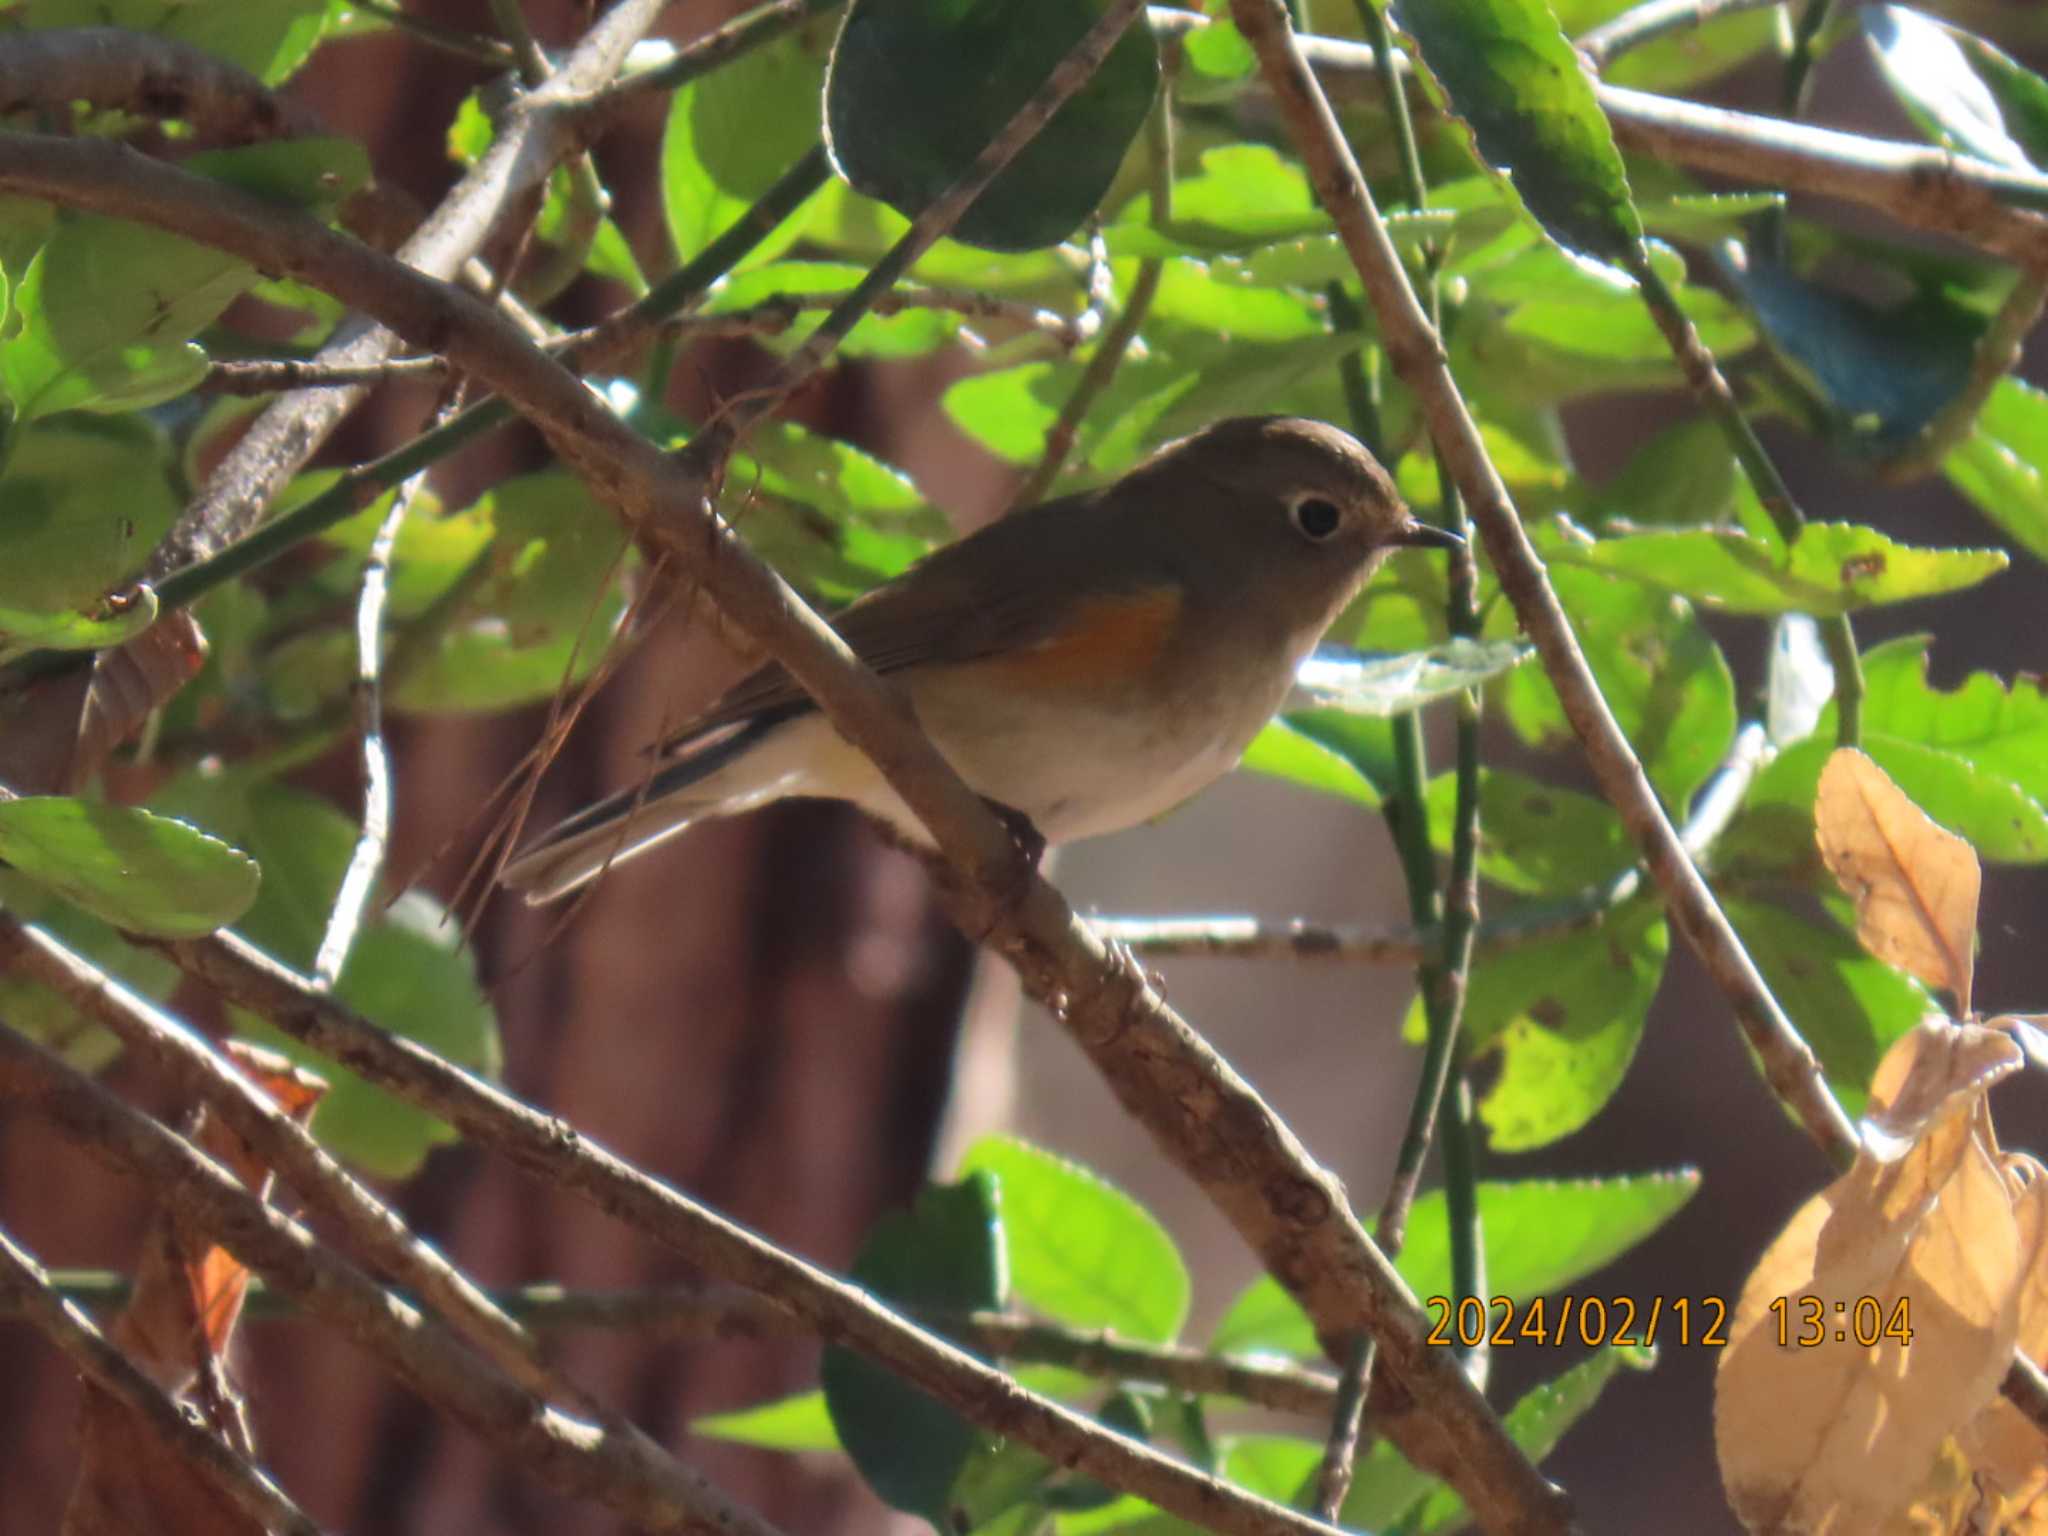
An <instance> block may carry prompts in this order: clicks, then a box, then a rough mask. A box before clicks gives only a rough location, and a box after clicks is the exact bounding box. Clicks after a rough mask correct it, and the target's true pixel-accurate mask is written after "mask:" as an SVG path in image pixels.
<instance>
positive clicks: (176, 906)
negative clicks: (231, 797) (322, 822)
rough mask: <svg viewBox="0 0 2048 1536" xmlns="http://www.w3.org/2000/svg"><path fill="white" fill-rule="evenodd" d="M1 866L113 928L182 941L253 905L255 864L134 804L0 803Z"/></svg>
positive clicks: (39, 799)
mask: <svg viewBox="0 0 2048 1536" xmlns="http://www.w3.org/2000/svg"><path fill="white" fill-rule="evenodd" d="M0 859H4V860H5V861H6V862H7V863H8V864H9V865H11V866H12V867H13V868H14V869H15V870H17V871H19V872H20V873H21V874H22V875H24V876H26V877H27V878H28V879H30V880H33V881H35V882H36V883H37V884H38V885H40V886H43V887H44V888H45V889H47V890H50V891H52V892H54V893H56V894H57V895H59V896H62V897H63V898H64V899H65V900H66V901H69V902H71V903H72V904H73V905H75V906H77V907H79V908H81V909H82V910H84V911H86V912H89V913H91V914H92V915H93V916H94V917H97V918H101V919H103V920H104V921H106V922H108V923H111V924H112V925H113V926H114V927H116V928H120V929H124V930H127V931H130V932H134V933H143V934H150V935H153V936H155V937H158V938H167V939H188V938H197V937H198V936H199V935H201V934H207V933H212V932H213V931H214V930H215V929H216V928H220V927H222V926H224V925H225V924H228V923H231V922H233V921H234V920H235V919H236V918H238V917H240V916H241V915H242V914H243V913H244V912H246V911H247V910H248V909H249V905H250V903H251V902H253V901H254V900H255V899H256V890H257V885H258V882H259V880H260V878H261V876H260V872H259V871H258V869H257V867H256V861H255V860H254V859H252V858H250V857H249V856H248V855H247V854H245V853H241V852H239V851H237V850H236V849H235V848H233V847H231V846H229V845H228V844H227V843H224V842H222V841H220V839H218V838H214V837H208V836H207V835H206V834H205V833H204V832H201V831H200V830H199V829H198V828H196V827H192V826H188V825H187V824H186V823H184V822H182V821H175V820H173V819H171V818H170V817H168V816H155V815H152V814H151V813H150V812H148V811H144V810H138V809H136V808H135V807H133V806H123V805H108V804H106V803H104V802H102V801H94V800H75V799H72V798H70V797H69V796H65V795H26V796H23V797H21V798H19V799H15V800H6V801H0Z"/></svg>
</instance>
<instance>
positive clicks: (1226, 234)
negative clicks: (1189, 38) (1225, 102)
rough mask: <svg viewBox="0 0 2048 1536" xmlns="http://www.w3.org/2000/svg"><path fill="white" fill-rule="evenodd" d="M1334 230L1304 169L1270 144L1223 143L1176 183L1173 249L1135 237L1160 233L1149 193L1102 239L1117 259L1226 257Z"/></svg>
mask: <svg viewBox="0 0 2048 1536" xmlns="http://www.w3.org/2000/svg"><path fill="white" fill-rule="evenodd" d="M1208 30H1209V31H1212V32H1213V31H1214V30H1215V28H1214V27H1213V26H1212V27H1210V28H1209V29H1208ZM1196 35H1197V36H1203V35H1205V34H1203V33H1197V34H1196ZM1328 229H1329V216H1328V215H1327V214H1325V213H1324V212H1323V210H1322V205H1321V204H1319V203H1318V202H1317V201H1316V195H1315V192H1314V190H1313V189H1312V188H1311V187H1310V186H1309V184H1308V176H1307V174H1306V173H1305V172H1303V170H1302V169H1301V166H1300V164H1299V162H1297V161H1294V160H1290V159H1287V158H1285V157H1284V156H1282V155H1281V154H1280V152H1279V151H1278V150H1276V149H1274V148H1273V147H1272V146H1271V145H1267V144H1222V145H1218V146H1216V147H1215V148H1213V149H1205V150H1203V151H1202V154H1201V170H1200V171H1199V172H1197V173H1196V174H1195V175H1193V176H1186V177H1180V178H1177V179H1176V180H1175V181H1174V184H1173V222H1172V225H1171V226H1170V228H1169V229H1168V230H1166V231H1165V232H1164V234H1165V235H1166V238H1167V241H1168V244H1167V246H1165V247H1164V248H1161V247H1157V246H1154V245H1152V244H1151V243H1150V242H1149V241H1148V240H1146V239H1143V238H1135V239H1134V238H1133V237H1139V236H1141V235H1156V234H1158V233H1160V232H1159V231H1155V230H1154V229H1153V227H1152V196H1151V194H1150V193H1149V192H1141V193H1139V194H1138V196H1136V197H1134V198H1132V199H1131V200H1130V202H1128V203H1126V204H1125V205H1124V207H1123V211H1122V212H1120V213H1119V214H1118V215H1117V217H1116V222H1115V223H1114V224H1111V225H1110V226H1109V227H1108V228H1107V229H1105V230H1104V231H1103V236H1104V238H1105V239H1106V240H1108V241H1109V242H1110V246H1109V248H1110V254H1112V255H1115V256H1124V255H1131V256H1152V255H1179V254H1207V255H1222V254H1224V253H1226V252H1230V253H1236V252H1244V251H1251V250H1256V249H1258V248H1259V247H1261V246H1266V245H1271V244H1273V243H1274V242H1276V241H1282V240H1297V239H1300V238H1301V237H1303V236H1305V235H1322V234H1324V233H1325V232H1326V231H1327V230H1328Z"/></svg>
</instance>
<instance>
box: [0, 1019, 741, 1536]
mask: <svg viewBox="0 0 2048 1536" xmlns="http://www.w3.org/2000/svg"><path fill="white" fill-rule="evenodd" d="M0 1098H15V1099H19V1100H21V1101H23V1102H24V1103H25V1104H27V1105H30V1106H32V1107H33V1108H35V1109H36V1110H37V1111H39V1112H40V1113H42V1114H43V1115H45V1116H47V1117H48V1118H49V1119H50V1120H51V1122H52V1123H53V1124H55V1125H56V1127H57V1128H58V1129H59V1130H60V1131H62V1132H63V1133H64V1134H65V1135H66V1136H67V1137H69V1138H71V1139H72V1140H73V1141H75V1142H76V1143H77V1144H78V1145H79V1146H80V1147H82V1148H83V1149H84V1150H85V1151H86V1152H88V1153H89V1154H91V1155H92V1156H93V1157H95V1158H97V1159H98V1160H100V1161H101V1162H103V1163H105V1164H107V1165H108V1166H110V1167H112V1168H113V1169H115V1170H116V1171H117V1172H121V1173H125V1174H128V1175H130V1176H132V1177H134V1178H137V1179H140V1180H141V1181H142V1182H143V1183H144V1184H145V1185H146V1186H147V1187H148V1188H149V1190H150V1192H151V1193H152V1194H153V1195H155V1196H156V1197H157V1198H159V1199H161V1200H162V1201H163V1202H164V1203H165V1204H166V1205H167V1206H168V1207H169V1208H170V1209H171V1210H172V1211H173V1212H174V1213H175V1215H176V1216H177V1218H178V1219H179V1220H180V1221H181V1222H187V1223H189V1224H190V1225H191V1227H192V1229H193V1230H195V1231H201V1232H205V1233H208V1234H210V1235H211V1236H212V1237H213V1238H214V1240H215V1241H217V1242H219V1243H220V1244H221V1246H222V1247H224V1248H226V1249H227V1250H228V1251H229V1252H231V1253H233V1254H234V1255H235V1257H236V1258H238V1259H240V1260H241V1261H242V1262H243V1263H244V1264H246V1265H247V1266H248V1267H249V1268H251V1269H253V1270H257V1271H259V1272H260V1273H261V1274H262V1275H263V1276H264V1277H265V1278H266V1279H267V1280H269V1281H270V1283H271V1284H272V1285H275V1286H277V1287H279V1288H280V1289H282V1290H285V1291H288V1292H290V1293H291V1294H292V1295H293V1296H294V1297H295V1298H296V1299H297V1300H298V1301H299V1303H300V1304H301V1305H302V1306H304V1307H305V1308H306V1309H307V1311H309V1312H311V1313H313V1314H314V1315H316V1316H318V1317H320V1318H321V1319H322V1320H324V1321H326V1322H328V1323H331V1324H332V1325H334V1326H335V1327H337V1328H339V1329H340V1330H341V1331H342V1332H343V1333H345V1334H347V1335H348V1336H349V1337H350V1338H351V1339H353V1340H354V1341H355V1342H356V1343H357V1344H359V1345H360V1346H362V1347H363V1348H364V1349H365V1350H367V1351H368V1352H369V1353H371V1354H372V1355H374V1356H375V1357H376V1358H377V1359H379V1360H380V1361H381V1362H382V1363H383V1364H384V1365H385V1366H386V1367H387V1368H388V1369H389V1370H390V1371H391V1372H392V1373H393V1374H394V1375H396V1376H397V1377H398V1378H399V1379H400V1380H401V1381H403V1382H405V1383H406V1384H407V1385H408V1386H410V1387H411V1388H412V1389H413V1390H414V1391H416V1392H418V1393H419V1394H420V1395H421V1396H422V1397H424V1398H426V1399H427V1400H428V1401H430V1402H433V1403H436V1404H438V1405H439V1406H440V1407H441V1408H442V1409H444V1410H445V1411H446V1412H448V1413H449V1414H451V1415H453V1416H454V1417H455V1418H456V1419H458V1420H460V1421H461V1422H462V1423H464V1424H466V1425H468V1426H469V1427H470V1428H471V1429H472V1430H474V1431H475V1432H476V1433H477V1434H479V1435H480V1436H482V1437H483V1438H484V1439H486V1440H487V1441H489V1442H490V1443H492V1444H493V1445H495V1446H497V1447H499V1448H500V1449H501V1450H502V1451H503V1452H505V1453H506V1454H507V1456H508V1457H510V1458H511V1459H512V1460H513V1461H514V1462H515V1463H517V1464H519V1465H522V1466H525V1467H527V1468H528V1469H530V1470H531V1471H532V1472H533V1473H534V1475H535V1476H537V1477H539V1478H540V1479H542V1480H543V1481H544V1482H546V1483H548V1484H549V1485H551V1486H552V1487H554V1488H556V1489H558V1490H560V1491H562V1492H565V1493H569V1494H572V1495H575V1496H577V1497H582V1498H589V1499H593V1500H595V1501H596V1502H598V1503H601V1504H603V1505H604V1506H605V1507H606V1508H608V1509H611V1510H612V1511H614V1512H615V1513H616V1514H618V1515H619V1516H621V1517H622V1518H624V1519H626V1520H629V1521H631V1522H633V1523H634V1524H637V1525H644V1526H646V1527H649V1528H651V1529H656V1530H687V1531H695V1532H699V1533H701V1536H732V1533H733V1532H735V1531H738V1532H742V1533H745V1536H774V1527H772V1526H770V1525H768V1524H767V1523H766V1522H765V1521H763V1520H761V1519H760V1518H759V1517H758V1516H755V1515H752V1514H750V1513H748V1512H747V1511H745V1510H742V1509H741V1508H740V1507H739V1506H737V1505H734V1504H732V1503H731V1502H730V1501H729V1500H727V1499H725V1498H724V1497H723V1495H719V1494H717V1493H716V1491H715V1490H712V1489H710V1488H709V1486H708V1485H707V1484H705V1483H704V1482H703V1481H702V1480H701V1479H699V1478H697V1477H696V1476H695V1475H694V1474H691V1473H689V1472H687V1471H685V1469H683V1468H682V1467H681V1466H680V1465H678V1464H677V1463H675V1462H673V1461H668V1460H667V1459H666V1458H661V1459H656V1458H655V1457H652V1456H650V1455H648V1442H647V1441H646V1440H645V1437H644V1436H641V1435H640V1434H639V1433H638V1432H637V1431H630V1432H628V1433H626V1434H615V1433H612V1432H610V1431H609V1430H608V1429H606V1428H605V1427H604V1426H602V1425H600V1424H593V1423H588V1422H585V1421H583V1420H580V1419H577V1418H574V1417H571V1416H569V1415H568V1414H565V1413H563V1412H561V1411H560V1410H558V1409H556V1408H553V1407H550V1406H549V1405H548V1403H547V1402H546V1401H545V1400H544V1399H543V1398H541V1397H539V1396H537V1395H535V1394H533V1393H530V1392H528V1391H527V1390H526V1389H524V1388H523V1387H521V1386H520V1385H519V1384H518V1383H517V1382H515V1381H514V1380H513V1379H512V1378H511V1377H510V1376H508V1375H506V1374H505V1373H504V1372H503V1371H501V1370H500V1369H499V1368H498V1366H497V1365H496V1364H494V1363H493V1362H492V1361H491V1360H489V1359H487V1358H485V1357H484V1356H483V1355H480V1354H477V1353H475V1352H474V1351H472V1350H470V1349H469V1348H467V1347H466V1346H464V1345H463V1344H462V1343H460V1342H459V1341H458V1340H457V1339H456V1338H455V1337H454V1335H452V1334H450V1333H449V1332H448V1331H447V1330H446V1329H444V1328H442V1327H441V1326H440V1325H439V1324H437V1323H435V1322H433V1321H432V1320H430V1319H429V1318H427V1317H425V1316H423V1315H422V1314H421V1313H420V1312H419V1311H418V1310H417V1309H416V1308H414V1307H413V1306H411V1305H410V1304H409V1303H407V1302H405V1301H403V1300H401V1299H400V1298H399V1297H397V1296H394V1295H392V1294H391V1293H390V1292H388V1291H385V1290H383V1289H381V1288H380V1287H378V1286H376V1285H374V1284H373V1283H371V1282H370V1281H369V1280H368V1279H366V1278H365V1277H364V1276H363V1275H362V1274H361V1272H360V1271H358V1270H356V1269H355V1268H354V1267H353V1266H351V1265H349V1264H348V1263H346V1262H345V1261H344V1260H342V1259H340V1258H337V1257H336V1256H335V1255H333V1254H331V1253H329V1252H328V1251H327V1250H326V1249H325V1248H323V1247H321V1246H320V1245H319V1243H317V1242H316V1241H315V1240H314V1239H313V1237H312V1235H311V1234H310V1233H308V1232H307V1231H306V1230H305V1228H303V1227H301V1226H300V1225H298V1224H297V1223H296V1222H293V1221H291V1220H289V1219H288V1218H286V1217H285V1216H283V1215H282V1214H280V1213H279V1212H278V1211H276V1210H274V1209H272V1208H271V1207H270V1206H268V1205H265V1204H264V1203H263V1202H262V1201H261V1200H258V1199H257V1198H256V1197H255V1196H254V1195H252V1194H251V1193H250V1192H249V1191H248V1190H246V1189H244V1188H243V1187H242V1186H241V1184H240V1183H238V1182H237V1181H236V1180H235V1179H234V1177H233V1176H232V1175H230V1174H228V1173H226V1172H225V1171H224V1170H222V1169H221V1168H220V1166H219V1165H218V1164H216V1163H214V1162H212V1161H210V1160H209V1159H207V1158H206V1157H204V1156H202V1155H201V1154H200V1153H199V1152H197V1151H195V1150H194V1149H193V1148H192V1147H191V1146H190V1145H188V1144H187V1143H186V1142H184V1141H183V1140H181V1139H180V1138H179V1137H177V1136H174V1135H173V1134H172V1133H171V1132H170V1131H168V1130H166V1129H165V1128H164V1127H163V1126H161V1125H158V1124H157V1123H156V1122H155V1121H154V1120H151V1119H150V1118H149V1117H148V1116H146V1115H144V1114H142V1113H140V1112H139V1111H137V1110H134V1109H131V1108H130V1107H129V1106H128V1105H126V1104H124V1103H122V1102H121V1101H120V1100H119V1099H117V1098H115V1097H114V1096H113V1095H112V1094H111V1093H109V1092H108V1091H107V1090H106V1089H104V1088H102V1087H101V1086H100V1085H99V1084H97V1083H95V1082H94V1081H92V1079H90V1078H88V1077H86V1076H85V1075H84V1074H82V1073H80V1072H78V1071H76V1070H74V1069H73V1068H72V1067H70V1066H68V1065H66V1064H65V1063H64V1062H63V1061H61V1060H60V1059H58V1058H57V1057H55V1056H53V1055H51V1054H50V1053H49V1052H48V1051H45V1050H44V1049H43V1048H42V1047H41V1046H38V1045H36V1044H34V1043H33V1042H31V1041H29V1040H27V1039H24V1038H23V1037H22V1036H20V1035H18V1034H16V1033H15V1032H14V1031H13V1030H12V1029H9V1028H7V1027H6V1026H5V1025H0ZM221 1102H222V1103H223V1104H225V1103H226V1102H228V1101H227V1100H226V1099H223V1100H222V1101H221ZM250 1123H252V1124H254V1123H255V1120H254V1118H253V1117H251V1122H250ZM294 1129H296V1127H294ZM267 1139H270V1140H272V1141H273V1142H275V1144H277V1145H280V1146H281V1145H283V1142H282V1140H281V1139H278V1138H267ZM322 1155H323V1156H324V1154H322Z"/></svg>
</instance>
